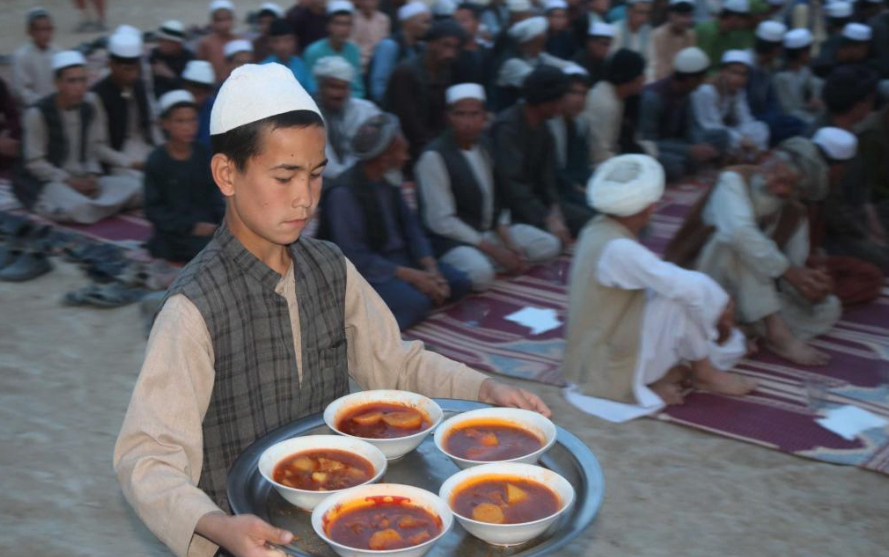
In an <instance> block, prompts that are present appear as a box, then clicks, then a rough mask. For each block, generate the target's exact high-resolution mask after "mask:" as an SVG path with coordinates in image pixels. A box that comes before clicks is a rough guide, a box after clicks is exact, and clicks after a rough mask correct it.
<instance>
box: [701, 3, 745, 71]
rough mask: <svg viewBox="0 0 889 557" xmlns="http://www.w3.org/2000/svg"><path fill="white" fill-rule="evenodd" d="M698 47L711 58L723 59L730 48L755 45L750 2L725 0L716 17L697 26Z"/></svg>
mask: <svg viewBox="0 0 889 557" xmlns="http://www.w3.org/2000/svg"><path fill="white" fill-rule="evenodd" d="M695 34H696V35H697V38H698V44H697V46H698V48H700V49H701V50H703V51H704V52H705V53H706V54H707V57H708V58H710V60H722V57H723V55H725V53H726V52H728V51H730V50H746V49H748V48H750V47H752V46H753V42H754V35H753V30H752V29H751V28H750V2H749V1H748V0H725V1H724V2H722V9H721V10H720V12H719V13H718V14H717V15H716V17H715V18H714V19H709V18H708V20H707V21H702V22H701V23H698V24H697V26H696V27H695Z"/></svg>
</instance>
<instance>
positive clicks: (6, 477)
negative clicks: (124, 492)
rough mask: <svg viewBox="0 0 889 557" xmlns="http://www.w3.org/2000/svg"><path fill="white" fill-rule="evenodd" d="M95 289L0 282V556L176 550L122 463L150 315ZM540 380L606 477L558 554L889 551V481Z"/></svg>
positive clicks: (64, 37) (64, 13) (562, 420)
mask: <svg viewBox="0 0 889 557" xmlns="http://www.w3.org/2000/svg"><path fill="white" fill-rule="evenodd" d="M108 1H109V4H110V6H109V23H110V24H111V25H117V24H119V23H124V22H126V23H132V24H135V25H137V26H139V27H141V28H143V29H148V28H151V27H154V26H156V25H157V24H159V23H160V22H162V21H163V20H165V19H168V18H173V17H176V18H179V19H181V20H183V22H186V23H191V22H198V21H202V20H203V18H204V17H205V10H206V4H207V3H206V2H205V1H204V0H191V1H184V0H178V1H177V0H152V1H151V2H144V1H143V2H136V1H127V2H121V1H119V0H108ZM41 3H42V4H43V5H45V6H47V7H49V8H50V9H51V10H52V11H53V12H54V13H55V14H57V16H56V21H57V26H58V27H59V35H60V36H59V39H58V40H57V41H56V42H57V43H58V44H59V45H60V46H73V45H75V44H77V42H79V41H80V40H82V37H84V36H82V35H78V36H74V35H73V33H71V32H70V30H71V28H72V27H73V26H74V25H75V24H76V23H77V21H78V18H77V15H76V12H75V11H74V9H73V8H72V4H71V3H70V2H67V1H64V2H63V1H61V0H45V1H43V2H41ZM33 4H34V2H26V1H22V0H4V1H3V2H2V6H0V8H2V13H3V17H2V18H0V54H8V53H10V52H12V50H13V49H14V48H15V47H16V46H17V45H18V44H20V43H21V41H22V32H21V17H22V16H23V14H24V11H25V9H26V8H27V7H29V6H31V5H33ZM255 4H256V5H257V6H258V4H259V2H258V0H257V1H256V2H255ZM238 5H241V6H245V7H246V4H245V3H244V2H238ZM250 7H255V6H252V4H251V6H250ZM84 282H85V279H84V278H83V277H82V276H81V274H80V272H79V271H78V270H77V269H76V268H75V267H73V266H71V265H67V264H59V265H57V268H56V270H55V271H54V272H52V273H51V274H49V275H47V276H45V277H42V278H39V279H37V280H35V281H32V282H29V283H25V284H20V285H17V284H6V283H0V317H2V318H0V423H2V424H3V425H2V428H0V446H2V447H3V448H2V450H0V509H2V512H0V555H9V556H12V555H36V556H40V557H55V556H60V557H61V556H63V555H64V556H66V557H75V556H76V557H80V556H82V557H104V556H117V555H133V556H163V555H169V552H168V551H167V550H166V549H165V548H164V547H163V546H162V545H161V544H160V543H159V542H158V541H157V540H156V539H155V538H154V537H153V536H152V535H151V533H150V532H148V531H147V530H146V529H145V528H144V527H143V526H142V525H141V523H140V522H139V520H138V519H137V518H136V517H135V515H134V514H133V512H132V511H131V509H130V508H129V506H128V505H127V504H126V502H125V501H124V499H123V497H122V496H121V494H120V490H119V488H118V486H117V481H116V479H115V477H114V475H113V472H112V470H111V452H112V448H113V445H114V440H115V437H116V435H117V433H118V430H119V428H120V423H121V420H122V418H123V415H124V412H125V409H126V406H127V403H128V400H129V397H130V393H131V390H132V387H133V384H134V382H135V380H136V376H137V374H138V371H139V367H140V364H141V360H142V355H143V352H144V349H145V338H144V334H143V330H142V324H141V321H140V319H139V315H138V310H137V308H136V307H135V306H131V307H127V308H121V309H116V310H107V311H100V310H95V309H79V308H69V307H65V306H62V305H61V304H60V299H61V297H62V295H63V293H64V292H66V291H68V290H72V289H75V288H78V287H80V286H82V285H83V284H84ZM526 386H528V385H526ZM529 387H530V388H532V389H534V390H536V391H537V392H539V393H540V394H541V395H542V396H543V397H544V399H545V400H546V401H547V402H548V403H549V404H550V405H551V406H553V408H555V411H556V416H555V421H556V422H557V423H559V424H560V425H562V426H564V427H566V428H568V429H570V430H571V431H573V432H574V433H575V434H577V435H578V436H579V437H580V438H581V439H583V441H584V442H586V443H587V444H588V445H589V447H590V448H591V449H592V450H593V452H595V454H596V455H597V456H598V458H599V461H600V463H601V464H602V467H603V469H604V471H605V477H606V495H605V501H604V504H603V506H602V509H601V512H600V514H599V517H598V518H597V520H596V521H595V522H594V524H593V525H592V526H591V527H590V528H589V529H588V530H587V531H586V532H585V533H584V534H583V535H582V536H581V537H580V538H578V539H577V540H575V541H573V542H572V543H571V544H570V545H569V546H568V548H566V549H565V550H563V551H561V552H560V553H559V554H560V555H566V556H569V555H570V556H578V557H580V556H584V557H585V556H590V555H595V556H602V557H610V556H640V557H641V556H676V555H687V556H699V555H700V556H712V555H725V556H746V555H765V556H773V555H774V556H777V555H781V556H788V557H791V556H806V557H809V556H835V555H850V556H851V555H854V556H876V555H885V554H886V552H887V548H889V531H887V528H886V520H887V517H889V478H886V477H884V476H881V475H878V474H876V473H872V472H866V471H862V470H858V469H855V468H849V467H841V466H833V465H829V464H824V463H819V462H813V461H808V460H804V459H800V458H796V457H793V456H789V455H786V454H783V453H779V452H776V451H770V450H768V449H765V448H761V447H756V446H752V445H748V444H744V443H741V442H736V441H732V440H730V439H727V438H724V437H718V436H714V435H708V434H705V433H701V432H697V431H693V430H689V429H685V428H681V427H678V426H675V425H670V424H665V423H660V422H656V421H654V420H639V421H636V422H632V423H629V424H624V425H612V424H609V423H606V422H603V421H601V420H598V419H595V418H592V417H590V416H586V415H584V414H581V413H579V412H577V411H575V410H573V409H571V408H569V407H568V406H567V405H566V404H564V402H563V401H562V399H561V397H560V396H559V393H558V391H557V390H556V389H554V388H551V387H546V386H541V385H530V386H529Z"/></svg>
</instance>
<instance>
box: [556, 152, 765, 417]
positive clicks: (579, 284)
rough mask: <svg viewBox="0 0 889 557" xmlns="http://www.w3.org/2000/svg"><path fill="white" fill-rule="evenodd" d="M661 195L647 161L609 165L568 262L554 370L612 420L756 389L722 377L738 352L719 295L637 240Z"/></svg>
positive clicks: (702, 278)
mask: <svg viewBox="0 0 889 557" xmlns="http://www.w3.org/2000/svg"><path fill="white" fill-rule="evenodd" d="M663 192H664V170H663V168H661V165H660V164H659V163H658V162H657V161H656V160H655V159H653V158H652V157H649V156H647V155H621V156H618V157H614V158H611V159H609V160H608V161H606V162H605V163H603V164H602V165H600V166H599V168H597V169H596V173H595V174H594V175H593V177H592V178H591V180H590V183H589V185H588V186H587V195H588V200H589V203H590V205H592V207H593V208H594V209H596V210H597V211H598V212H599V213H601V214H600V216H599V217H597V218H596V219H594V220H593V221H591V222H590V223H589V224H588V225H587V226H586V227H585V228H584V230H583V232H582V233H581V235H580V240H579V241H578V244H577V249H576V252H575V255H574V263H573V266H572V269H571V280H570V297H569V304H568V308H569V309H568V331H567V343H566V346H565V360H564V363H563V365H562V373H563V375H564V377H565V379H566V380H567V381H568V382H569V386H568V388H567V389H566V391H565V395H566V398H567V399H568V401H569V402H571V403H572V404H574V405H575V406H577V407H578V408H580V409H581V410H584V411H586V412H589V413H591V414H595V415H598V416H600V417H603V418H606V419H610V420H612V421H625V420H627V419H631V418H634V417H638V416H641V415H645V414H650V413H652V412H655V411H657V410H659V409H660V408H662V407H663V406H664V405H665V404H682V402H683V393H684V390H685V389H686V388H687V387H688V386H694V387H696V388H700V389H704V390H707V391H711V392H716V393H721V394H728V395H738V396H740V395H744V394H747V393H748V392H750V391H751V390H753V389H754V388H755V387H756V383H755V382H753V381H751V380H749V379H747V378H744V377H741V376H740V375H737V374H734V373H729V372H727V371H724V370H727V369H730V368H731V367H733V366H734V364H735V363H737V361H738V360H739V359H740V358H741V357H742V356H743V355H744V353H745V350H746V343H745V341H744V336H743V335H742V334H741V333H740V331H738V330H737V329H735V328H734V326H733V323H734V321H733V308H734V305H733V304H732V302H731V300H730V299H729V297H728V295H727V294H726V293H725V291H724V290H723V289H722V288H721V287H720V286H719V285H718V284H717V283H716V282H715V281H713V280H712V279H710V278H709V277H708V276H706V275H704V274H703V273H698V272H694V271H687V270H684V269H681V268H679V267H677V266H676V265H673V264H672V263H667V262H665V261H663V260H661V259H660V258H659V257H658V256H657V255H655V254H654V253H652V252H651V251H649V250H648V249H647V248H645V247H644V246H643V245H642V244H640V243H639V241H638V235H639V232H640V231H641V230H642V229H643V228H644V227H645V226H646V225H647V224H648V222H649V221H650V219H651V215H652V214H653V213H654V210H655V206H656V204H657V202H658V200H659V199H660V198H661V196H662V195H663Z"/></svg>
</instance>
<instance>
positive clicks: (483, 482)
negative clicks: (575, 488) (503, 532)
mask: <svg viewBox="0 0 889 557" xmlns="http://www.w3.org/2000/svg"><path fill="white" fill-rule="evenodd" d="M509 485H512V486H513V487H514V488H518V489H519V490H520V491H519V492H518V493H519V496H518V497H517V498H516V499H517V501H514V502H510V501H509V500H508V496H507V492H508V486H509ZM449 504H450V506H451V510H453V511H454V512H455V513H456V514H458V515H460V516H462V517H464V518H469V519H473V520H478V519H477V518H474V517H473V510H475V507H476V506H478V505H481V504H491V505H495V506H496V507H499V508H500V510H501V511H502V513H503V517H504V519H505V520H503V522H500V523H501V524H523V523H526V522H535V521H537V520H541V519H544V518H547V517H549V516H552V515H554V514H556V513H557V512H559V509H561V507H562V502H561V499H560V498H559V496H558V495H557V494H556V493H555V492H554V491H553V490H552V489H550V488H549V487H547V486H546V485H544V484H543V483H540V482H538V481H535V480H529V479H526V478H522V477H519V476H509V475H499V474H498V475H485V476H480V477H477V478H473V479H472V480H469V481H467V482H465V483H463V484H461V485H459V486H457V488H456V489H455V490H454V493H453V494H451V500H450V501H449ZM478 521H479V522H487V521H485V520H478Z"/></svg>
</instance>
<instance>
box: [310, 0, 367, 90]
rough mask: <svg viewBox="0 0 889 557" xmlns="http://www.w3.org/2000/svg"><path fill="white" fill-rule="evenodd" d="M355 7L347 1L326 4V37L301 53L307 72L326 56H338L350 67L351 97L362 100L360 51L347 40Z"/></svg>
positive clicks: (350, 32) (362, 82) (337, 0)
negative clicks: (351, 70) (351, 72)
mask: <svg viewBox="0 0 889 557" xmlns="http://www.w3.org/2000/svg"><path fill="white" fill-rule="evenodd" d="M354 13H355V6H354V5H352V2H349V1H348V0H331V1H330V2H329V3H328V4H327V37H326V38H324V39H321V40H319V41H315V42H313V43H312V44H310V45H309V47H308V48H307V49H306V51H305V52H303V61H304V62H305V63H306V66H307V67H308V68H309V71H312V69H313V68H314V67H315V63H316V62H318V60H320V59H321V58H325V57H327V56H339V57H341V58H343V59H344V60H346V61H347V62H348V63H349V64H351V65H352V68H353V69H354V72H353V78H352V97H354V98H356V99H363V98H364V78H363V74H362V71H361V50H360V49H359V48H358V45H357V44H355V43H353V42H352V41H350V40H349V36H350V35H351V34H352V18H353V15H354Z"/></svg>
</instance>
